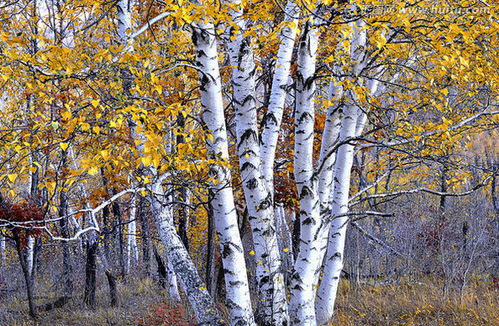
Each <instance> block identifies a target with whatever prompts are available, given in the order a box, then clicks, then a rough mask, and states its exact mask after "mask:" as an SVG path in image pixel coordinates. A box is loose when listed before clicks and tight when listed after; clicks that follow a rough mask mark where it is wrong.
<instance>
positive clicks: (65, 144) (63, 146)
mask: <svg viewBox="0 0 499 326" xmlns="http://www.w3.org/2000/svg"><path fill="white" fill-rule="evenodd" d="M59 146H60V147H61V148H62V150H63V151H65V150H66V149H68V143H60V144H59Z"/></svg>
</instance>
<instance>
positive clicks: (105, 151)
mask: <svg viewBox="0 0 499 326" xmlns="http://www.w3.org/2000/svg"><path fill="white" fill-rule="evenodd" d="M100 155H101V156H102V158H103V159H105V160H106V161H107V160H108V159H109V151H107V150H102V151H100Z"/></svg>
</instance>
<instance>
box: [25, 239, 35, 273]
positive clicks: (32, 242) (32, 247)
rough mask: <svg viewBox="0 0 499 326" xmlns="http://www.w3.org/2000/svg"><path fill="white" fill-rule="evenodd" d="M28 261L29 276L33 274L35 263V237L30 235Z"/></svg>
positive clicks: (27, 252) (27, 251) (27, 250)
mask: <svg viewBox="0 0 499 326" xmlns="http://www.w3.org/2000/svg"><path fill="white" fill-rule="evenodd" d="M26 263H27V265H28V272H29V276H30V277H31V275H33V267H34V263H35V238H34V237H32V236H31V235H28V245H27V248H26Z"/></svg>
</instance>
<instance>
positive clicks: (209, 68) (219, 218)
mask: <svg viewBox="0 0 499 326" xmlns="http://www.w3.org/2000/svg"><path fill="white" fill-rule="evenodd" d="M214 35H215V30H214V26H213V25H212V24H200V25H196V26H194V27H193V35H192V39H193V43H194V46H195V48H196V54H197V61H198V62H197V65H198V67H199V70H200V78H201V106H202V110H203V112H202V120H203V122H204V123H205V125H206V127H207V128H208V130H209V133H210V137H209V139H208V140H207V149H208V153H209V155H210V157H211V158H213V159H221V160H225V161H228V158H229V151H228V139H227V130H226V127H225V116H224V107H223V100H222V90H221V81H220V72H219V66H218V52H217V44H216V39H215V37H214ZM211 174H212V176H213V178H214V179H215V180H216V181H215V182H213V183H212V189H213V193H214V198H213V201H212V206H213V213H214V219H215V226H216V229H217V235H218V237H219V241H220V246H221V250H220V251H221V254H222V263H223V266H224V269H225V287H226V291H227V306H228V307H229V319H230V323H231V325H254V324H255V323H254V319H253V311H252V308H251V298H250V296H249V287H248V279H247V275H246V264H245V261H244V254H243V246H242V242H241V238H240V235H239V229H238V224H237V215H236V210H235V206H234V194H233V191H232V187H231V174H230V170H229V169H228V168H227V167H226V166H223V165H221V164H215V165H213V166H212V167H211Z"/></svg>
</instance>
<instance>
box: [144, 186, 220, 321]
mask: <svg viewBox="0 0 499 326" xmlns="http://www.w3.org/2000/svg"><path fill="white" fill-rule="evenodd" d="M151 192H152V194H151V207H152V210H153V213H154V217H155V221H156V225H157V227H158V233H159V237H160V238H161V242H162V243H163V246H164V247H165V250H166V253H167V258H168V264H169V266H168V267H169V268H168V269H170V268H173V271H174V273H169V274H168V278H169V281H170V289H169V290H170V295H172V296H173V297H172V299H174V298H175V297H176V296H177V294H178V289H175V284H176V283H177V282H176V276H175V275H178V276H179V278H180V280H181V283H182V286H183V289H184V291H185V293H186V296H187V299H188V300H189V303H190V305H191V307H192V309H193V310H194V314H195V316H196V320H197V322H198V325H222V324H223V323H222V322H221V319H220V317H219V315H218V312H217V310H216V307H215V305H214V302H213V300H212V298H211V297H210V294H209V293H208V291H207V289H206V285H205V284H204V283H203V281H202V280H201V277H199V274H198V271H197V269H196V266H195V265H194V263H193V261H192V259H191V257H190V256H189V253H188V251H187V250H186V249H185V247H184V244H183V243H182V240H181V239H180V237H179V236H178V234H177V230H175V226H174V225H173V215H172V214H171V210H170V209H169V208H170V207H169V205H168V204H167V203H165V196H164V192H163V186H162V185H161V182H160V181H157V182H154V183H153V185H152V187H151Z"/></svg>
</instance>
